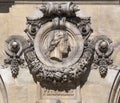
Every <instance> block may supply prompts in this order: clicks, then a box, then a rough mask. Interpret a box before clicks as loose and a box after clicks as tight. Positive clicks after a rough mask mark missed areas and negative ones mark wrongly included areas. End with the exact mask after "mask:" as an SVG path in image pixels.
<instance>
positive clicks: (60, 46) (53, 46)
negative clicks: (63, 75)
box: [48, 31, 70, 62]
mask: <svg viewBox="0 0 120 103" xmlns="http://www.w3.org/2000/svg"><path fill="white" fill-rule="evenodd" d="M69 52H70V43H69V39H68V35H67V33H66V32H65V31H56V32H54V34H53V38H52V40H51V42H50V45H49V47H48V56H49V58H50V59H51V60H55V61H58V62H62V59H63V58H67V57H68V55H69Z"/></svg>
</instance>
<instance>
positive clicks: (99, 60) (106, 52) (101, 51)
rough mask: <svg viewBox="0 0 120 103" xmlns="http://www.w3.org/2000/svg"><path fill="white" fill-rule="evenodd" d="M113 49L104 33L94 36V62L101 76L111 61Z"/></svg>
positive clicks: (104, 74) (105, 72) (103, 75)
mask: <svg viewBox="0 0 120 103" xmlns="http://www.w3.org/2000/svg"><path fill="white" fill-rule="evenodd" d="M113 49H114V48H113V45H112V41H111V40H110V39H109V38H108V37H106V36H104V35H101V36H98V37H96V45H95V55H94V63H95V64H96V65H97V67H96V68H99V72H100V75H101V77H103V78H104V77H105V76H106V74H107V71H108V66H109V65H111V64H112V63H113V60H112V59H111V58H110V56H111V54H112V53H113Z"/></svg>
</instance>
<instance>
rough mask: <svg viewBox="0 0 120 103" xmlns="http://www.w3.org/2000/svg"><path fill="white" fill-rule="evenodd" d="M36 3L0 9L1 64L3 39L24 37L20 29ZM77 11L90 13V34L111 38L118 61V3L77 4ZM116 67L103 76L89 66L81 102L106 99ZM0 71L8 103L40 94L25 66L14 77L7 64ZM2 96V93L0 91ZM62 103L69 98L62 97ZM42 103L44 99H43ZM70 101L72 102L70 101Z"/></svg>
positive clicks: (22, 102) (34, 98)
mask: <svg viewBox="0 0 120 103" xmlns="http://www.w3.org/2000/svg"><path fill="white" fill-rule="evenodd" d="M36 6H39V5H27V4H25V5H18V4H17V5H14V6H12V7H11V8H10V12H9V13H0V24H1V29H0V48H2V49H1V51H0V58H1V59H0V63H1V64H3V60H4V58H6V57H5V53H4V51H3V50H4V41H5V40H6V38H7V37H8V36H10V35H13V34H15V35H18V34H20V35H22V36H25V38H27V36H26V34H25V33H24V32H23V30H24V29H25V28H26V24H25V22H26V17H27V16H28V15H30V14H31V13H33V12H34V8H35V7H36ZM80 9H81V10H80V11H79V12H77V15H80V16H83V17H86V16H91V22H92V28H93V29H94V32H93V34H92V35H91V38H93V37H94V36H97V35H106V36H108V37H109V38H111V39H112V41H113V43H114V45H115V50H114V53H113V54H112V57H113V61H114V64H115V65H120V53H119V50H120V23H119V21H120V6H119V5H80ZM117 69H119V68H116V70H114V69H110V70H109V71H108V74H107V76H106V77H105V78H104V79H103V78H101V77H100V75H99V71H98V70H94V69H93V70H92V71H91V72H90V74H89V77H88V79H87V82H86V83H85V84H84V85H83V87H81V96H82V101H83V103H107V101H108V98H109V93H110V89H111V86H112V84H113V81H114V79H115V76H116V74H117V72H118V70H117ZM0 74H1V76H2V78H3V80H4V82H5V85H6V88H7V92H8V99H9V103H35V102H36V101H37V100H38V99H37V98H39V97H38V94H37V91H38V90H37V89H38V86H37V85H36V84H35V83H34V81H33V78H32V76H31V75H30V73H29V70H28V69H27V68H21V69H20V71H19V76H18V78H16V79H13V78H12V76H11V71H10V68H6V69H0ZM0 98H1V95H0ZM56 101H57V100H46V103H54V102H55V103H56ZM61 102H62V103H67V102H69V103H70V102H71V101H67V100H63V101H61ZM0 103H1V102H0ZM43 103H45V102H43ZM72 103H75V102H74V101H72Z"/></svg>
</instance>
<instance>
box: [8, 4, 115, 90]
mask: <svg viewBox="0 0 120 103" xmlns="http://www.w3.org/2000/svg"><path fill="white" fill-rule="evenodd" d="M38 9H39V10H40V11H41V12H42V13H43V16H42V17H38V16H36V18H32V17H27V28H26V29H25V32H26V34H27V35H28V37H29V40H24V39H23V38H21V39H18V38H15V37H13V38H11V39H9V40H8V42H7V50H6V53H7V54H8V55H9V57H10V59H9V60H8V59H7V63H8V62H9V63H10V64H11V67H13V66H16V67H17V68H14V69H13V68H12V69H11V70H12V75H13V77H16V75H17V74H18V65H19V64H21V63H23V60H22V59H20V56H21V55H22V53H24V58H25V61H26V62H27V64H28V68H29V70H30V73H31V74H32V75H33V78H34V81H35V82H40V84H41V86H44V87H47V88H54V89H55V88H57V89H60V88H63V89H64V88H65V87H66V86H68V85H75V86H77V85H79V84H80V79H81V77H82V76H84V74H85V73H86V71H87V70H90V69H91V65H92V64H94V67H95V68H98V69H99V71H100V75H101V77H105V76H106V74H107V70H108V66H109V65H110V64H112V59H111V58H110V56H111V54H112V52H113V46H112V41H111V40H110V39H109V38H107V37H106V36H99V37H96V38H94V39H92V40H91V39H89V36H90V34H91V33H92V32H93V30H92V28H91V26H90V24H91V22H90V17H86V18H82V17H78V16H76V12H77V11H79V7H78V6H77V5H75V4H73V3H67V4H56V3H49V4H46V5H43V6H41V7H40V8H38ZM23 41H24V42H23ZM22 44H26V45H22ZM8 51H9V53H8ZM21 60H22V61H21ZM15 71H17V73H15Z"/></svg>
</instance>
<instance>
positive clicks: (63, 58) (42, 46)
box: [34, 22, 84, 70]
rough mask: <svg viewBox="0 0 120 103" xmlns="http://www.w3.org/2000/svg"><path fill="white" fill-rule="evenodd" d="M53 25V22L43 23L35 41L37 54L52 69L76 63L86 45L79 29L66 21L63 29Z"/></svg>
mask: <svg viewBox="0 0 120 103" xmlns="http://www.w3.org/2000/svg"><path fill="white" fill-rule="evenodd" d="M53 26H54V25H53V23H52V22H49V23H46V24H45V25H43V27H41V29H40V30H39V31H38V33H37V34H36V37H35V41H34V48H35V52H36V55H37V56H38V58H39V60H40V61H41V62H42V63H43V64H45V65H47V66H50V67H51V68H50V69H51V70H52V69H54V68H55V69H59V68H66V67H68V66H71V65H73V64H75V63H76V62H77V61H78V60H79V58H80V56H81V54H82V52H83V45H84V41H83V39H82V36H81V35H80V31H79V29H78V28H77V27H75V25H73V24H72V23H70V22H65V28H63V29H53ZM72 28H74V29H72Z"/></svg>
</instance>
